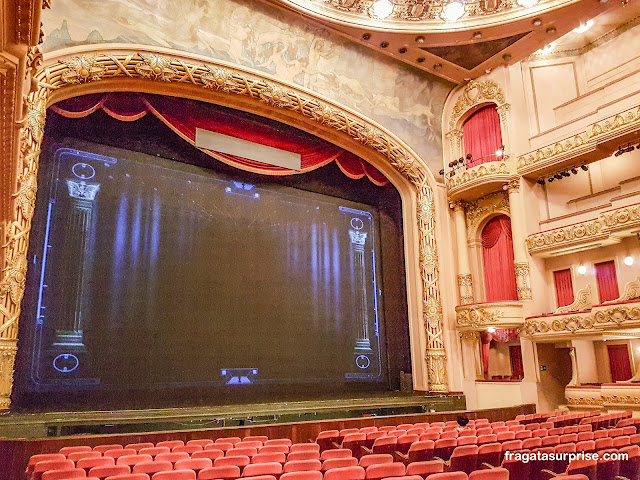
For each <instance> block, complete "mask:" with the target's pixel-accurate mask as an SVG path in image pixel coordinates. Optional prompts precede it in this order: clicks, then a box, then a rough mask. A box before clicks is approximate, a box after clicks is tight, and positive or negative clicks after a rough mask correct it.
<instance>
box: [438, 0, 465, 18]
mask: <svg viewBox="0 0 640 480" xmlns="http://www.w3.org/2000/svg"><path fill="white" fill-rule="evenodd" d="M462 15H464V4H463V3H462V2H460V1H458V0H453V1H451V2H449V3H447V4H446V5H445V6H444V8H443V9H442V18H443V19H444V20H446V21H447V22H455V21H456V20H458V19H459V18H460V17H461V16H462Z"/></svg>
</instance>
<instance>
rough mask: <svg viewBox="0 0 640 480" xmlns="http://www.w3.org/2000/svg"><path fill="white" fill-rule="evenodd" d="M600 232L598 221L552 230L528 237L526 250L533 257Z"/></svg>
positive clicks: (600, 227) (600, 225)
mask: <svg viewBox="0 0 640 480" xmlns="http://www.w3.org/2000/svg"><path fill="white" fill-rule="evenodd" d="M601 231H602V223H601V221H600V220H599V219H596V220H588V221H586V222H581V223H577V224H575V225H569V226H568V227H560V228H554V229H553V230H547V231H546V232H541V233H536V234H533V235H529V236H528V237H527V240H526V242H527V248H528V249H529V253H530V254H531V255H533V254H535V253H537V252H540V251H544V250H548V249H550V248H558V247H559V246H567V245H570V244H572V243H575V242H580V241H581V240H583V239H584V240H588V239H589V238H590V237H594V236H597V235H599V234H600V233H601Z"/></svg>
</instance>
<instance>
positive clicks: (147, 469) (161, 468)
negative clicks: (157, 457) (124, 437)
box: [132, 460, 173, 475]
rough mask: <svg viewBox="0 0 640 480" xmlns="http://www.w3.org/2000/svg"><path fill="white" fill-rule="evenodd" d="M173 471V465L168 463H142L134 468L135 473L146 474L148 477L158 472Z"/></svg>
mask: <svg viewBox="0 0 640 480" xmlns="http://www.w3.org/2000/svg"><path fill="white" fill-rule="evenodd" d="M171 470H173V464H172V463H171V462H168V461H166V460H165V461H162V462H142V463H137V464H136V465H134V466H133V470H132V472H133V473H146V474H147V475H153V474H154V473H158V472H169V471H171Z"/></svg>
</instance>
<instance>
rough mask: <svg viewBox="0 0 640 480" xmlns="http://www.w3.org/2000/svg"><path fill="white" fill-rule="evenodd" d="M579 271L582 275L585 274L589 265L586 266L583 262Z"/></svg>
mask: <svg viewBox="0 0 640 480" xmlns="http://www.w3.org/2000/svg"><path fill="white" fill-rule="evenodd" d="M578 273H579V274H580V275H584V274H585V273H587V267H585V265H584V263H581V264H580V266H579V267H578Z"/></svg>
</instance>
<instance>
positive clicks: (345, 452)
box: [320, 448, 351, 460]
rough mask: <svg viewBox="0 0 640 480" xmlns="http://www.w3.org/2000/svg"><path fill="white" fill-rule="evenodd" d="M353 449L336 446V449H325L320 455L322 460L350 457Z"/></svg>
mask: <svg viewBox="0 0 640 480" xmlns="http://www.w3.org/2000/svg"><path fill="white" fill-rule="evenodd" d="M349 457H351V450H349V449H348V448H336V449H335V450H325V451H324V452H322V454H321V455H320V460H330V459H332V458H349Z"/></svg>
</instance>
